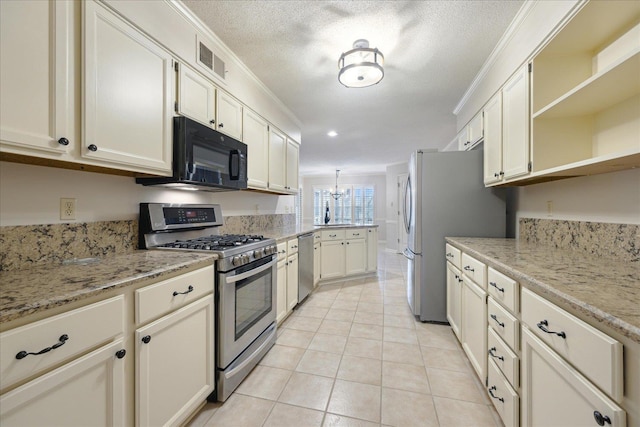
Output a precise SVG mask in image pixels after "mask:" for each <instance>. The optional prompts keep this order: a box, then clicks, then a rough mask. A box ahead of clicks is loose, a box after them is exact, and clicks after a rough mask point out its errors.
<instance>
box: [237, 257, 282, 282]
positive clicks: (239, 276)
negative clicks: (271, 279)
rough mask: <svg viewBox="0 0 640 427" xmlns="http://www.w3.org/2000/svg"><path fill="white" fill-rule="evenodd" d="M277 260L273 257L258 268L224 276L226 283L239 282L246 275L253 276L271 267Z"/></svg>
mask: <svg viewBox="0 0 640 427" xmlns="http://www.w3.org/2000/svg"><path fill="white" fill-rule="evenodd" d="M277 262H278V259H277V258H275V259H273V260H272V261H271V262H269V263H267V264H264V265H261V266H260V267H258V268H254V269H253V270H249V271H245V272H244V273H240V274H236V275H234V276H229V277H227V278H226V282H227V283H234V282H239V281H240V280H243V279H246V278H247V277H251V276H254V275H256V274H258V273H261V272H263V271H265V270H267V269H269V268H271V267H273V266H274V265H275V264H276V263H277Z"/></svg>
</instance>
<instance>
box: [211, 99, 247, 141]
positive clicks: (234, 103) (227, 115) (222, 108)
mask: <svg viewBox="0 0 640 427" xmlns="http://www.w3.org/2000/svg"><path fill="white" fill-rule="evenodd" d="M216 117H217V121H216V127H217V129H218V130H219V131H220V132H222V133H224V134H226V135H229V136H230V137H232V138H235V139H237V140H238V141H242V104H241V103H240V101H238V100H237V99H235V98H234V97H232V96H231V95H229V94H228V93H226V92H223V91H221V90H218V93H217V96H216Z"/></svg>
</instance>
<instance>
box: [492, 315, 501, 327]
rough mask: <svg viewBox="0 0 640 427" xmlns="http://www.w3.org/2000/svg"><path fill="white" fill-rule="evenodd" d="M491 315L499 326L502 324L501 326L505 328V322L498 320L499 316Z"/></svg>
mask: <svg viewBox="0 0 640 427" xmlns="http://www.w3.org/2000/svg"><path fill="white" fill-rule="evenodd" d="M490 317H491V318H492V319H493V320H495V321H496V323H497V324H498V326H501V327H503V328H504V323H502V322H501V321H499V320H498V316H496V315H495V314H492V315H491V316H490Z"/></svg>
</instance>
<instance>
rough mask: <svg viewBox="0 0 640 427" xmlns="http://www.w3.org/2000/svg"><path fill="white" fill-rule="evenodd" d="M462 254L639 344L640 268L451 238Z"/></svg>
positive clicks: (540, 248)
mask: <svg viewBox="0 0 640 427" xmlns="http://www.w3.org/2000/svg"><path fill="white" fill-rule="evenodd" d="M446 241H447V242H449V243H451V244H453V245H454V246H456V247H457V248H459V249H462V251H463V252H465V253H467V254H469V255H471V256H473V257H475V258H477V259H478V260H479V261H482V262H484V263H486V264H487V265H488V266H490V267H493V268H494V269H496V270H498V271H500V272H501V273H504V274H506V275H508V276H509V277H511V278H513V279H515V280H517V281H518V282H520V284H521V286H524V287H525V288H528V289H530V290H532V291H534V292H535V293H537V294H539V295H540V296H543V297H545V298H546V299H548V300H549V301H551V302H553V303H554V304H556V305H558V306H560V307H562V308H565V309H567V310H568V311H572V312H574V313H575V314H577V315H578V316H579V317H583V318H589V319H593V320H595V321H597V323H598V324H601V325H603V326H604V327H605V328H608V329H612V330H614V331H616V332H618V333H620V334H622V335H624V336H626V337H628V338H630V339H631V340H633V341H635V342H637V343H640V265H638V264H637V263H632V262H621V261H616V260H613V259H610V258H602V257H596V256H590V255H589V254H587V253H582V252H578V251H574V250H567V249H556V248H554V247H551V246H544V245H535V244H531V243H525V242H521V241H518V240H515V239H488V238H467V237H447V238H446Z"/></svg>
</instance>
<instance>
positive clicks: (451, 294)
mask: <svg viewBox="0 0 640 427" xmlns="http://www.w3.org/2000/svg"><path fill="white" fill-rule="evenodd" d="M447 320H449V324H450V325H451V329H452V330H453V332H454V333H455V334H456V336H457V337H458V340H460V341H461V340H462V331H461V329H460V327H461V322H462V277H461V273H460V270H458V269H457V268H456V267H454V266H453V265H452V264H451V263H450V262H447Z"/></svg>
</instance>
